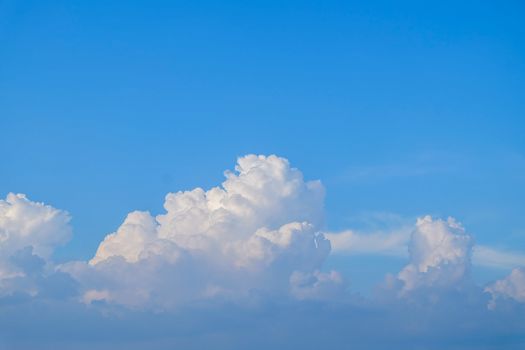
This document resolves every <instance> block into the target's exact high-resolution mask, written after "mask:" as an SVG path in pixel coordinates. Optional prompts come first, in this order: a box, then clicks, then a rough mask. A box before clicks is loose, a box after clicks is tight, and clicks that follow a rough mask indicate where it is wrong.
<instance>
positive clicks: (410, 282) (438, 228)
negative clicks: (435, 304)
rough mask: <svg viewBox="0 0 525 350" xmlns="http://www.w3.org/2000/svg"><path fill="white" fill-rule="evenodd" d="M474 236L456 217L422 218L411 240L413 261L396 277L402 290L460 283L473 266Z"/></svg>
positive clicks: (446, 286) (410, 249) (411, 259)
mask: <svg viewBox="0 0 525 350" xmlns="http://www.w3.org/2000/svg"><path fill="white" fill-rule="evenodd" d="M473 243H474V242H473V239H472V237H471V236H470V235H469V234H467V233H466V232H465V230H464V228H463V227H462V226H461V224H460V223H458V222H457V221H456V220H454V219H453V218H448V219H447V220H446V221H445V220H441V219H432V217H430V216H425V217H422V218H419V219H418V220H417V222H416V227H415V230H414V231H413V233H412V236H411V240H410V243H409V254H410V262H409V264H408V265H407V266H405V268H403V270H401V272H399V274H398V275H397V278H398V279H399V281H401V283H402V290H401V293H402V294H403V293H407V292H409V291H411V290H414V289H417V288H421V287H436V288H448V287H453V286H455V285H457V284H458V283H460V282H461V281H462V280H463V279H464V278H465V276H466V274H467V273H468V270H469V268H470V257H471V252H472V246H473Z"/></svg>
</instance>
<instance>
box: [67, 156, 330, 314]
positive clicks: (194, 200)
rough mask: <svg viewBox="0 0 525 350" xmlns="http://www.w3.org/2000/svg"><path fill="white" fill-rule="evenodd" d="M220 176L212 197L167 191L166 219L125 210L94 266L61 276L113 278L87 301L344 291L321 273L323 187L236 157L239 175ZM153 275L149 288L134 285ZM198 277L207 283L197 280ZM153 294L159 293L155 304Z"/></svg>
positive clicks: (271, 163)
mask: <svg viewBox="0 0 525 350" xmlns="http://www.w3.org/2000/svg"><path fill="white" fill-rule="evenodd" d="M225 175H226V180H225V181H224V182H223V183H222V185H221V186H218V187H214V188H212V189H210V190H208V191H205V190H203V189H201V188H196V189H194V190H192V191H184V192H177V193H169V194H168V195H167V196H166V200H165V203H164V208H165V209H166V213H164V214H162V215H158V216H156V217H153V216H152V215H151V214H149V213H147V212H138V211H136V212H132V213H130V214H129V215H128V216H127V217H126V219H125V220H124V223H123V224H122V225H121V226H120V227H119V228H118V229H117V231H116V232H115V233H112V234H110V235H108V236H107V237H106V238H105V239H104V241H103V242H102V243H101V244H100V246H99V248H98V250H97V253H96V254H95V256H94V257H93V259H91V261H90V262H89V263H90V267H88V266H82V265H79V264H76V265H73V264H70V266H68V267H66V269H68V271H70V272H71V273H72V274H73V275H76V276H77V278H78V279H79V280H80V281H87V280H89V281H91V282H90V283H93V284H94V285H97V284H100V285H101V286H102V285H104V283H102V282H101V279H104V278H106V277H104V276H116V277H115V279H114V281H112V282H111V284H112V285H113V287H111V288H106V289H90V290H87V291H86V295H88V296H91V297H92V296H96V297H97V298H98V299H104V300H110V301H114V302H117V303H119V302H120V303H123V304H128V305H139V304H144V303H151V302H152V303H154V304H155V303H156V304H161V305H164V306H166V305H172V304H177V303H178V302H179V301H180V300H185V299H186V300H187V299H188V298H190V299H191V298H198V297H203V296H216V295H222V296H225V295H239V294H246V293H248V294H249V293H252V292H253V291H258V292H261V291H262V292H265V293H268V292H270V293H275V292H283V291H285V292H292V289H293V291H294V292H292V293H291V294H292V295H301V298H303V297H306V296H312V297H315V298H317V297H322V295H320V291H323V290H325V289H326V290H327V289H330V288H327V287H325V285H327V284H340V276H338V275H337V276H336V275H334V274H326V275H325V274H322V273H320V272H319V271H318V269H319V268H320V266H321V264H322V263H323V261H324V259H325V258H326V256H327V255H328V253H329V252H330V242H329V241H328V240H327V239H325V238H324V236H323V235H322V234H321V233H320V232H319V228H320V224H321V221H322V217H323V200H324V189H323V187H322V185H321V183H320V182H319V181H310V182H306V181H304V179H303V175H302V174H301V172H300V171H299V170H297V169H295V168H291V167H290V165H289V163H288V161H287V160H286V159H284V158H279V157H277V156H268V157H266V156H256V155H248V156H245V157H241V158H239V159H238V162H237V166H236V167H235V172H230V171H227V172H226V173H225ZM159 264H160V266H161V267H159ZM153 266H156V267H153ZM151 269H154V272H153V274H154V275H153V276H151V275H150V276H149V277H148V278H147V279H148V281H147V282H146V281H144V280H142V281H141V280H139V279H133V278H132V276H141V275H142V274H146V272H145V271H151ZM117 270H118V271H117ZM126 273H129V274H130V275H129V276H128V275H126ZM294 273H295V274H294ZM298 273H300V274H301V275H300V276H302V279H306V280H312V278H313V280H315V282H314V284H313V286H312V287H311V288H309V289H307V290H306V289H304V288H303V289H299V287H298V285H297V283H295V282H296V281H298V280H299V279H298V277H297V276H299V274H298ZM166 274H169V276H170V278H171V277H173V278H172V279H171V280H172V281H174V280H177V281H178V283H179V284H178V285H177V288H178V289H179V292H180V293H171V294H170V293H168V290H169V289H174V288H175V286H174V285H172V284H171V283H167V282H166V281H167V280H170V278H166V277H167V275H166ZM197 275H201V276H202V275H205V277H201V279H200V280H196V279H195V276H197ZM174 276H176V277H174ZM294 283H295V284H294ZM299 290H301V291H300V292H298V291H299ZM162 291H166V293H163V292H162ZM130 293H131V294H130ZM158 293H161V294H163V296H162V297H159V298H158V299H156V300H155V301H152V299H153V296H152V294H157V295H158ZM181 293H182V295H181ZM294 293H295V294H294ZM177 294H178V295H177ZM321 294H322V293H321ZM88 299H89V298H88Z"/></svg>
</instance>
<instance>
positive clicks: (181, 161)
mask: <svg viewBox="0 0 525 350" xmlns="http://www.w3.org/2000/svg"><path fill="white" fill-rule="evenodd" d="M524 9H525V6H524V5H523V4H522V3H521V2H519V1H514V2H506V3H504V4H501V3H497V2H487V3H479V2H473V1H472V2H470V1H467V2H461V4H458V3H456V2H448V1H445V2H439V3H433V4H430V3H425V4H422V3H420V2H415V1H414V2H397V3H396V4H395V5H394V4H392V3H389V2H383V1H374V2H366V3H365V2H354V1H348V2H342V1H341V2H340V1H307V2H304V1H289V2H285V3H283V2H281V1H255V2H249V3H246V2H236V1H227V2H212V1H191V2H190V1H175V2H171V1H152V2H140V1H126V2H121V1H116V2H111V3H108V2H104V1H90V2H83V1H53V2H50V1H49V2H47V1H46V2H39V1H25V2H19V1H1V2H0V42H1V45H0V130H1V131H2V137H1V138H0V149H1V150H2V151H1V152H2V153H1V154H2V166H1V168H0V194H1V196H2V197H5V195H6V194H7V193H8V192H20V193H25V194H27V195H28V197H29V198H31V199H32V200H37V201H44V202H46V203H49V204H52V205H53V206H55V207H57V208H61V209H65V210H67V211H69V212H70V213H71V215H72V217H73V220H72V225H73V228H74V236H73V239H72V241H71V242H70V243H69V244H68V245H67V247H65V248H63V249H60V250H59V251H58V252H57V254H56V255H57V259H58V260H59V261H60V260H62V261H67V260H71V259H89V258H90V257H92V256H93V254H94V252H95V250H96V248H97V246H98V244H99V242H100V241H101V239H102V238H103V237H104V236H105V235H106V234H108V233H110V232H112V231H114V230H115V229H116V228H117V227H118V226H119V225H120V223H121V222H122V220H123V219H124V217H125V215H126V214H127V213H128V212H130V211H133V210H137V209H140V210H149V211H151V212H152V213H154V214H158V213H161V212H162V203H163V198H164V196H165V194H166V193H168V192H174V191H179V190H189V189H192V188H195V187H203V188H210V187H212V186H216V185H218V184H220V183H221V182H222V180H223V178H224V177H223V171H224V170H227V169H233V167H234V164H235V160H236V157H238V156H242V155H244V154H248V153H256V154H277V155H279V156H282V157H285V158H287V159H289V160H290V162H291V164H292V165H293V166H294V167H297V168H299V169H300V170H301V171H302V172H303V174H304V176H305V178H306V179H310V180H313V179H320V180H321V181H322V182H323V184H324V186H325V188H326V191H327V195H326V201H325V204H326V222H325V226H326V229H327V230H329V231H339V230H344V229H358V230H363V231H365V232H366V231H367V230H370V229H371V228H372V226H374V225H375V224H385V225H386V224H387V223H384V222H383V223H381V222H379V223H378V222H376V223H373V224H371V223H370V218H374V217H375V218H377V217H378V213H379V214H381V213H385V214H393V215H395V216H399V217H401V218H405V219H407V220H408V219H413V218H415V217H417V216H420V215H425V214H433V215H436V216H439V217H447V216H453V217H455V218H457V219H458V220H459V221H460V222H462V223H463V224H464V225H465V227H466V229H467V231H468V232H470V233H472V234H473V235H474V236H475V238H476V242H477V243H479V244H483V245H486V246H492V247H496V248H499V249H502V250H506V249H510V250H512V251H514V252H518V253H523V254H525V223H524V222H523V216H524V212H525V200H524V198H525V137H524V132H525V98H524V96H523V94H524V92H525V42H524V40H523V38H524V37H525V25H524V21H523V16H524V13H525V12H524ZM379 216H380V215H379ZM343 260H344V259H343ZM330 264H331V265H336V266H340V267H342V270H344V265H345V262H344V261H343V262H340V261H339V260H335V261H333V262H330ZM369 266H370V269H376V268H377V270H378V271H379V270H380V271H381V272H382V271H384V270H389V269H393V271H392V272H394V271H396V270H398V267H397V266H394V267H395V268H392V267H391V263H390V262H389V261H384V258H377V260H374V262H371V263H370V264H369ZM376 266H377V267H376ZM507 273H508V271H501V272H497V273H494V272H489V271H483V270H480V272H479V274H481V277H480V279H481V280H483V279H484V278H485V279H487V278H489V277H490V278H492V277H493V276H496V275H498V274H500V275H498V277H499V276H503V275H505V274H507ZM350 274H351V275H352V272H350ZM377 274H378V275H379V273H377ZM367 276H368V275H367ZM373 276H375V274H373ZM484 276H485V277H484ZM352 277H353V278H354V281H357V282H356V283H357V285H359V278H360V277H359V276H354V275H352ZM356 278H357V280H356ZM362 278H365V277H362ZM374 278H375V277H374ZM362 283H364V284H366V285H369V284H371V281H368V280H367V281H363V282H362Z"/></svg>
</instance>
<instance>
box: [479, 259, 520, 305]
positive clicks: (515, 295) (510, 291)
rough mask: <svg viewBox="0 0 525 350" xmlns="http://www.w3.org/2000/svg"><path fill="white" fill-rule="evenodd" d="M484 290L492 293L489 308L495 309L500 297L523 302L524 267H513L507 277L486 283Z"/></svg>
mask: <svg viewBox="0 0 525 350" xmlns="http://www.w3.org/2000/svg"><path fill="white" fill-rule="evenodd" d="M485 291H486V292H488V293H490V294H491V295H492V300H491V301H490V303H489V305H488V306H489V308H490V309H495V308H496V306H497V302H498V300H501V299H502V300H505V299H507V300H509V299H510V300H513V301H516V302H519V303H525V268H515V269H513V270H512V272H511V273H510V274H509V275H508V276H507V277H505V278H503V279H501V280H498V281H496V282H494V283H492V284H490V285H488V286H487V287H486V288H485Z"/></svg>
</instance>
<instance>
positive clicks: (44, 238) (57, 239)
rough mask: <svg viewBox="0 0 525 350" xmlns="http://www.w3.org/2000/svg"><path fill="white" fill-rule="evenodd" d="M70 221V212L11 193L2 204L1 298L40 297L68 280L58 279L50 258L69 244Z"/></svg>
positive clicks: (0, 238)
mask: <svg viewBox="0 0 525 350" xmlns="http://www.w3.org/2000/svg"><path fill="white" fill-rule="evenodd" d="M69 220H70V217H69V215H68V213H67V212H65V211H62V210H58V209H55V208H53V207H51V206H49V205H45V204H43V203H38V202H33V201H31V200H29V199H28V198H27V197H26V196H25V195H23V194H13V193H9V194H8V195H7V197H6V199H5V200H0V297H2V296H3V297H6V296H9V295H13V294H16V293H25V294H28V295H31V296H36V295H38V294H39V293H42V288H43V286H44V284H47V283H48V282H49V281H50V280H52V279H54V278H59V279H60V278H62V277H64V276H62V275H60V276H58V275H55V272H54V271H53V267H52V266H51V264H50V261H49V258H50V256H51V254H52V252H53V250H54V249H55V248H56V246H58V245H61V244H64V243H66V242H67V241H68V240H69V238H70V236H71V227H70V226H69ZM57 276H58V277H57ZM64 278H65V277H64ZM65 279H67V278H65ZM57 281H58V280H57Z"/></svg>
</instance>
